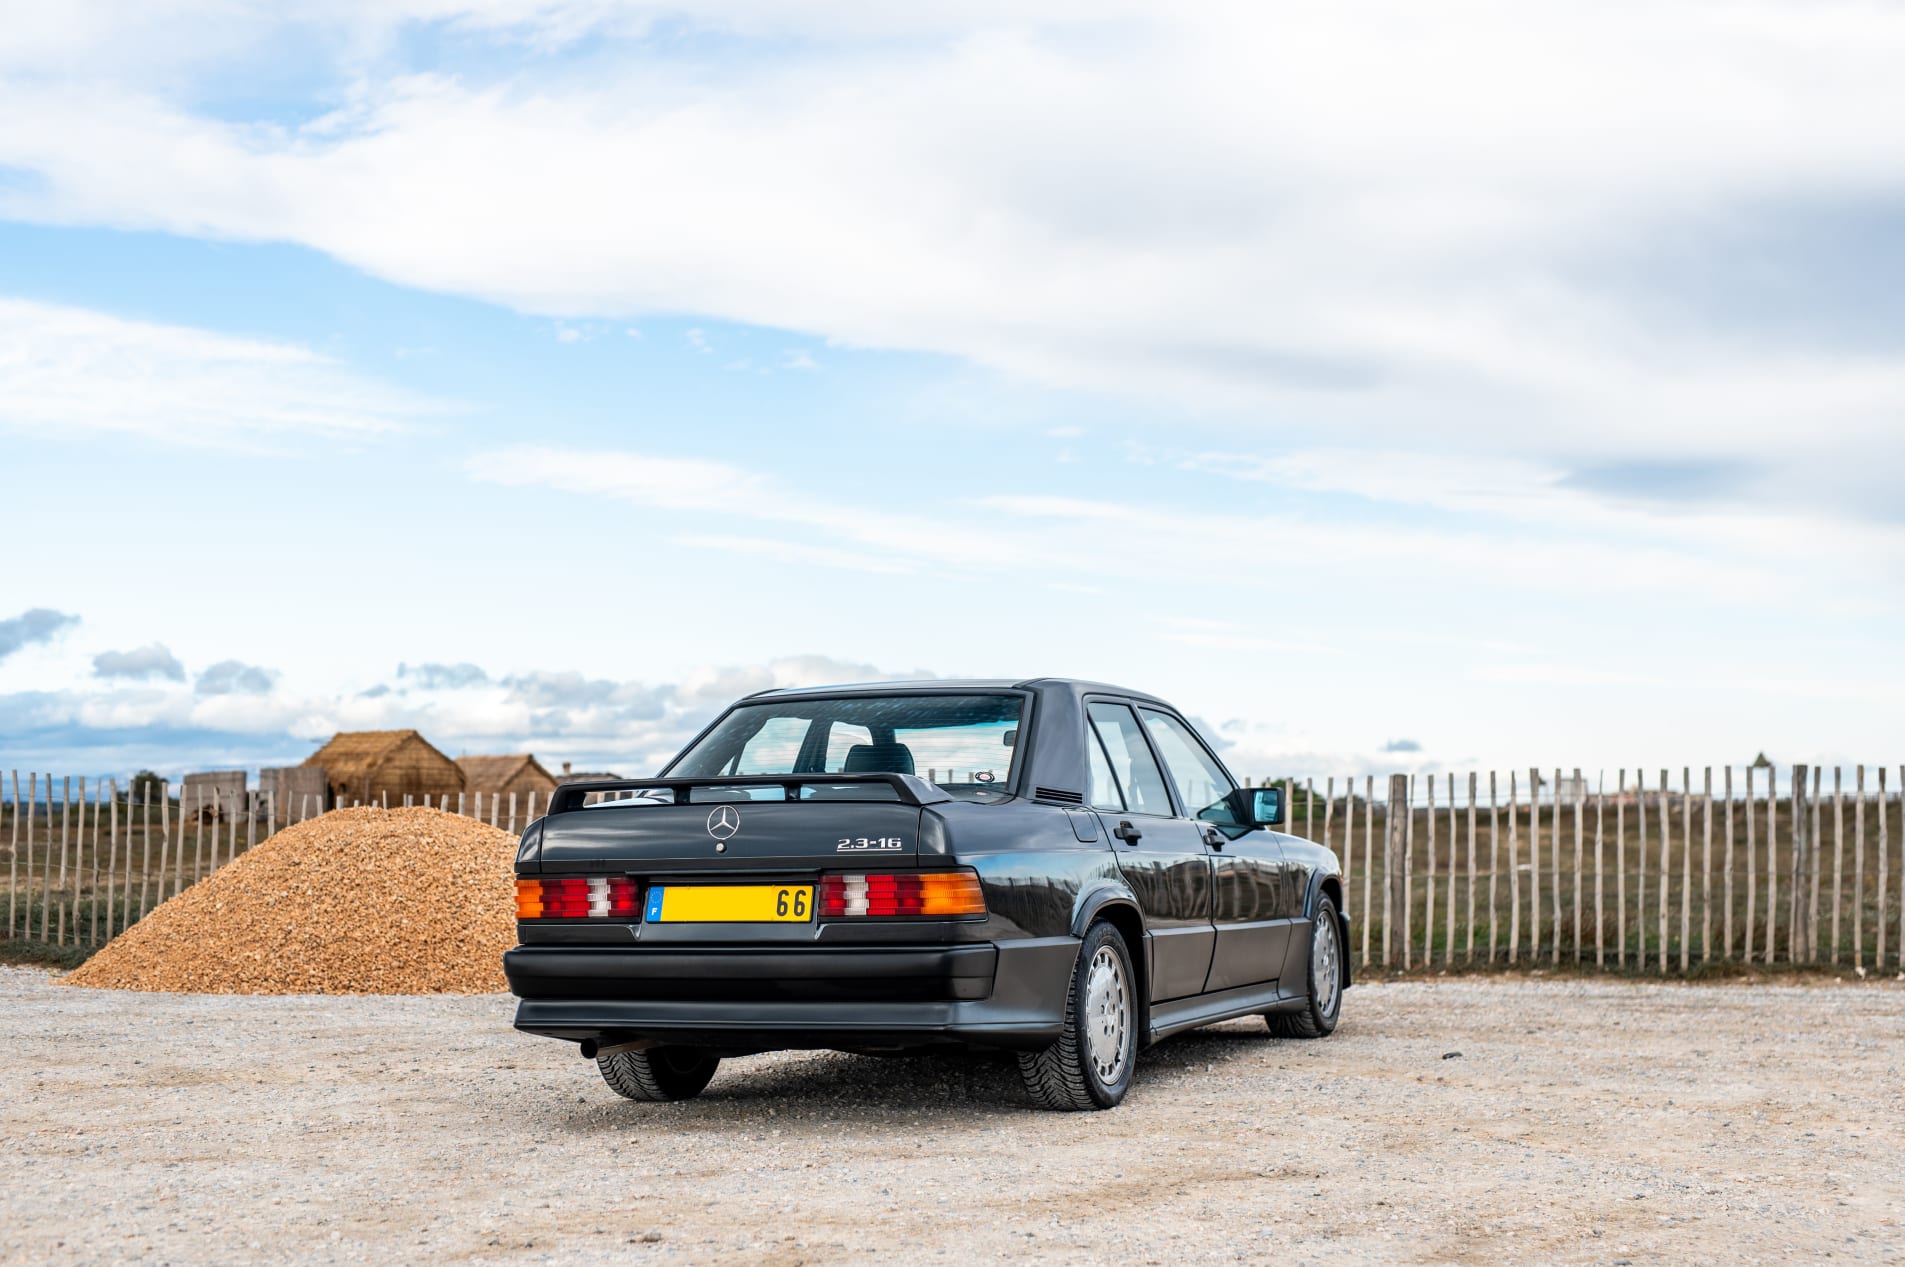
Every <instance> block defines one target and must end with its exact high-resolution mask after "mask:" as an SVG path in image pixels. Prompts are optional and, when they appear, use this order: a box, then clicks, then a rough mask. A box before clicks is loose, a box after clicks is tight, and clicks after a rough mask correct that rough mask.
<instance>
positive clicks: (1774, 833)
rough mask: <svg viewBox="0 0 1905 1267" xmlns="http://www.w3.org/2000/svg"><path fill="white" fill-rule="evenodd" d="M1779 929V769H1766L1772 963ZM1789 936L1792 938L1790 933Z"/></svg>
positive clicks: (1768, 943)
mask: <svg viewBox="0 0 1905 1267" xmlns="http://www.w3.org/2000/svg"><path fill="white" fill-rule="evenodd" d="M1778 929H1779V767H1777V766H1773V765H1768V766H1767V767H1766V954H1765V956H1764V957H1763V958H1762V959H1761V961H1760V962H1762V963H1772V962H1773V956H1774V951H1775V947H1774V944H1773V934H1774V933H1775V932H1777V931H1778ZM1787 936H1789V937H1790V936H1791V933H1790V932H1788V934H1787Z"/></svg>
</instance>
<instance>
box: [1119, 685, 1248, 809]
mask: <svg viewBox="0 0 1905 1267" xmlns="http://www.w3.org/2000/svg"><path fill="white" fill-rule="evenodd" d="M1142 711H1143V713H1144V728H1145V729H1146V730H1148V731H1150V732H1151V741H1152V742H1153V743H1155V744H1156V745H1157V748H1158V754H1159V755H1160V756H1162V757H1163V758H1164V768H1165V769H1167V770H1169V771H1170V772H1171V781H1172V783H1173V784H1174V785H1175V786H1176V787H1177V795H1178V799H1179V800H1181V801H1183V802H1184V809H1185V811H1186V812H1187V813H1189V814H1190V815H1191V816H1192V817H1193V818H1201V819H1204V820H1205V821H1206V822H1212V823H1235V822H1236V815H1235V814H1234V813H1233V812H1232V811H1231V807H1230V805H1229V804H1228V803H1227V802H1226V801H1225V800H1224V798H1225V797H1226V796H1228V795H1230V793H1231V790H1232V789H1233V788H1235V787H1236V784H1234V783H1232V782H1231V781H1230V776H1229V775H1227V774H1225V773H1224V768H1223V767H1222V766H1220V765H1218V764H1217V758H1215V757H1213V756H1211V755H1210V753H1209V752H1208V751H1207V750H1206V749H1205V748H1204V745H1203V744H1202V743H1201V742H1199V741H1198V738H1197V736H1196V735H1194V734H1192V733H1191V729H1190V727H1189V726H1186V725H1185V724H1184V723H1183V722H1181V721H1179V720H1178V719H1177V718H1175V717H1173V716H1171V715H1170V714H1169V713H1159V712H1153V711H1152V710H1151V709H1148V708H1147V709H1144V710H1142Z"/></svg>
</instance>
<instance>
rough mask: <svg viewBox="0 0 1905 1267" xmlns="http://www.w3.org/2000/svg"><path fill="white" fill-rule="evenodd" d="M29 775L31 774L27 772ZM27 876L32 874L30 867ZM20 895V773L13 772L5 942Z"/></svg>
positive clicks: (11, 936)
mask: <svg viewBox="0 0 1905 1267" xmlns="http://www.w3.org/2000/svg"><path fill="white" fill-rule="evenodd" d="M29 773H31V772H30V771H29ZM27 874H28V875H29V876H30V875H32V874H33V871H32V869H31V867H29V868H28V870H27ZM19 894H20V772H19V771H18V770H15V771H14V772H13V834H12V836H11V838H10V839H9V842H8V845H7V940H8V941H12V940H13V916H14V908H15V906H16V904H17V903H18V901H19Z"/></svg>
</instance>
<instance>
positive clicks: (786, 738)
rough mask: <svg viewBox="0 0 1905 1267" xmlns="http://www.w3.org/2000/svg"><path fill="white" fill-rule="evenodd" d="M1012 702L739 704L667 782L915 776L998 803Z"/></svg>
mask: <svg viewBox="0 0 1905 1267" xmlns="http://www.w3.org/2000/svg"><path fill="white" fill-rule="evenodd" d="M1023 711H1024V699H1023V698H1022V697H1021V696H1017V695H862V696H847V697H843V698H837V699H789V700H765V701H762V702H761V703H758V704H742V705H739V706H738V707H736V708H734V709H733V710H732V711H730V712H729V713H728V715H727V716H726V717H724V718H722V719H721V721H720V723H719V724H718V725H716V726H715V728H714V729H713V730H711V731H709V732H708V733H707V734H706V735H705V736H703V737H702V739H701V740H700V741H699V742H697V743H696V744H695V745H694V746H693V747H691V748H689V749H688V751H687V752H684V753H683V754H682V755H681V756H680V757H679V758H678V759H676V761H675V762H674V763H673V764H672V765H671V766H669V768H668V772H669V773H670V774H678V775H686V776H689V777H696V778H719V777H722V776H725V775H737V774H916V775H918V776H919V777H920V778H922V779H928V780H931V781H932V782H934V783H937V784H938V785H939V786H941V787H943V788H945V789H946V791H948V792H949V793H951V794H952V795H953V796H955V797H959V798H961V799H964V800H976V801H989V800H1002V799H1004V797H1005V795H1006V789H1007V787H1008V786H1009V785H1010V783H1011V781H1012V772H1013V767H1014V762H1015V760H1016V758H1017V755H1018V738H1019V725H1020V721H1021V717H1022V714H1023Z"/></svg>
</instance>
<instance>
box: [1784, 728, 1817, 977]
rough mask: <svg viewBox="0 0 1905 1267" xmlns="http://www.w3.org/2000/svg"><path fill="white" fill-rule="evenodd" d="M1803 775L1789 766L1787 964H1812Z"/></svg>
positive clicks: (1798, 768)
mask: <svg viewBox="0 0 1905 1267" xmlns="http://www.w3.org/2000/svg"><path fill="white" fill-rule="evenodd" d="M1806 775H1807V769H1806V767H1805V766H1803V765H1796V766H1794V767H1793V794H1792V802H1793V827H1792V835H1793V874H1792V885H1791V888H1792V911H1791V913H1790V914H1789V915H1787V917H1786V951H1787V956H1786V957H1787V961H1788V962H1790V963H1810V962H1811V961H1812V956H1811V951H1810V949H1808V948H1809V947H1810V946H1811V945H1812V928H1811V922H1810V921H1809V920H1808V919H1807V916H1806V875H1807V872H1808V870H1809V861H1808V855H1809V854H1810V853H1811V851H1812V833H1811V832H1810V831H1809V830H1808V828H1807V821H1806V820H1807V811H1806Z"/></svg>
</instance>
